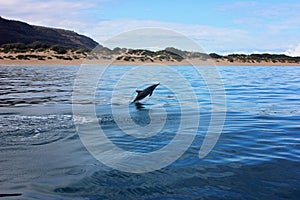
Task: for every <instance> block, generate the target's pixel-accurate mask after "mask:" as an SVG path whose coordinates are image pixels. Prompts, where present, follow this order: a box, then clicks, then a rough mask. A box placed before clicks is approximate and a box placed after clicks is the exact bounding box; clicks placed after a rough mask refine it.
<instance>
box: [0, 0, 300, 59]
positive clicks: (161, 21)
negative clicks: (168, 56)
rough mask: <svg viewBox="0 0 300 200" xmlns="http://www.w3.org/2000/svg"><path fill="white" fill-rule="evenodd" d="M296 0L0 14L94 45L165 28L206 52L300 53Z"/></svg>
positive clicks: (83, 3)
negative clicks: (85, 39)
mask: <svg viewBox="0 0 300 200" xmlns="http://www.w3.org/2000/svg"><path fill="white" fill-rule="evenodd" d="M299 10H300V2H299V1H296V0H284V1H278V0H277V1H276V0H273V1H271V0H262V1H258V0H253V1H235V0H227V1H220V0H219V1H218V0H215V1H198V0H152V1H146V0H122V1H121V0H98V1H92V0H60V1H56V0H44V1H42V0H10V1H1V2H0V13H1V15H2V17H5V18H10V19H17V20H22V21H26V22H28V23H31V24H36V25H44V26H51V27H60V28H65V29H71V30H74V31H76V32H79V33H81V34H85V35H88V36H90V37H92V38H93V39H95V40H96V41H97V42H99V43H104V41H106V40H107V39H109V38H111V37H113V36H115V35H118V34H120V33H123V32H126V31H130V30H134V29H137V28H145V27H155V28H167V29H169V30H173V31H176V32H179V33H181V34H183V35H185V36H186V37H188V38H190V39H192V40H194V41H195V42H196V43H197V44H198V45H199V46H201V47H203V48H204V49H205V50H206V51H207V52H217V53H222V54H226V53H253V52H270V53H286V54H289V55H294V56H296V55H297V56H300V12H299Z"/></svg>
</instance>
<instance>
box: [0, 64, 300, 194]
mask: <svg viewBox="0 0 300 200" xmlns="http://www.w3.org/2000/svg"><path fill="white" fill-rule="evenodd" d="M78 69H79V67H78V66H0V86H1V87H0V199H1V197H3V198H4V199H6V198H7V199H299V197H300V187H299V181H300V123H299V121H300V68H299V67H287V66H281V67H270V66H257V67H246V66H245V67H241V66H237V67H218V68H217V69H218V71H219V72H220V74H221V77H222V82H223V84H224V88H225V94H226V105H227V107H226V109H227V112H226V118H225V124H224V127H223V130H222V133H221V136H220V138H219V139H218V142H217V144H216V145H215V146H214V148H213V150H212V151H211V152H210V153H209V154H208V155H207V156H206V157H205V158H202V159H200V158H199V157H198V153H199V149H200V147H201V144H202V142H203V139H204V136H205V133H206V131H207V130H208V126H209V123H210V120H211V110H212V109H211V106H212V102H211V98H210V94H209V91H208V88H207V87H206V86H205V82H204V80H202V78H201V77H200V76H199V75H198V74H197V73H196V72H195V70H193V68H192V67H186V66H177V67H174V70H175V71H176V72H178V73H180V74H182V76H183V77H184V78H185V79H186V80H188V82H189V83H190V85H191V87H192V88H193V90H194V92H195V95H196V96H197V99H198V104H199V111H200V121H199V124H198V125H199V127H198V129H197V134H196V136H195V138H194V140H193V142H192V144H191V145H190V146H189V148H188V149H187V150H186V151H185V153H184V154H183V155H182V156H180V158H179V159H178V160H176V161H175V162H173V163H171V164H170V165H168V166H166V167H164V168H162V169H159V170H156V171H151V172H148V173H138V174H136V173H129V172H122V171H118V170H116V169H114V168H111V167H108V166H106V165H104V164H103V163H101V162H99V161H98V160H97V159H95V158H94V157H93V156H92V155H91V154H90V153H89V151H88V150H87V149H86V148H85V146H84V145H83V144H82V142H81V140H80V137H79V135H78V133H77V131H76V126H75V125H76V124H75V122H76V123H80V124H82V125H84V126H86V128H87V130H89V131H93V130H95V129H96V126H99V125H100V126H101V127H102V129H103V131H104V132H105V134H106V135H107V137H108V138H109V139H110V140H111V141H112V142H113V143H114V144H115V145H117V146H118V147H120V148H122V149H125V150H127V151H132V152H144V153H147V152H151V151H155V150H159V149H161V148H162V147H164V146H165V145H168V144H169V143H170V141H172V140H173V139H174V137H175V133H176V130H177V129H178V128H179V123H180V120H181V119H180V114H181V111H180V108H181V107H182V106H186V108H187V111H189V112H188V115H187V119H188V122H186V123H187V125H188V126H189V125H191V126H192V124H193V123H192V122H193V119H196V118H197V117H196V115H197V114H199V113H198V112H195V108H194V107H193V105H192V104H190V100H191V99H190V95H191V94H190V93H188V91H187V90H180V87H179V92H180V93H181V94H183V95H184V98H183V100H181V102H179V101H178V99H176V94H175V93H174V92H172V91H171V90H170V89H168V88H167V87H166V86H167V85H166V84H165V85H164V84H161V85H160V87H158V88H157V89H156V90H155V92H154V94H153V95H152V97H151V98H147V99H145V100H144V101H143V102H142V103H143V104H141V105H134V104H129V103H130V100H132V99H133V98H134V95H135V93H134V91H135V90H136V89H142V88H144V87H146V86H147V85H148V81H147V78H149V77H151V76H152V73H153V74H155V69H156V68H155V67H153V68H151V67H150V66H149V69H153V71H152V72H151V70H150V72H149V77H131V78H133V79H132V80H135V82H134V84H135V85H136V87H137V88H134V87H133V86H132V85H130V86H128V85H123V86H121V92H119V93H116V96H114V101H112V100H111V98H112V97H113V94H112V92H113V90H114V89H116V84H117V82H118V80H119V79H121V78H122V77H124V74H126V73H128V72H130V71H132V70H133V69H134V67H130V66H128V67H121V66H113V67H111V68H109V69H108V70H107V71H106V72H105V74H104V75H103V78H102V79H101V80H100V81H99V83H98V87H97V90H96V92H95V97H96V98H95V99H93V98H90V97H89V96H84V95H83V96H82V99H77V101H76V102H72V92H73V84H74V80H75V79H76V78H78V77H77V74H76V73H77V71H78ZM169 76H170V77H169ZM169 76H168V74H166V76H165V77H168V78H169V79H171V80H174V82H173V84H174V85H176V84H177V85H180V83H178V79H176V78H174V79H172V74H169ZM129 77H130V76H129ZM153 80H154V81H157V80H156V79H155V78H154V79H153ZM153 80H151V81H153ZM162 82H163V81H162ZM127 86H128V87H129V89H130V91H132V92H130V93H125V92H124V93H122V91H124V90H125V89H126V87H127ZM87 87H89V84H88V83H87ZM72 103H76V105H79V106H81V107H82V110H84V109H85V107H86V106H89V105H95V112H96V116H97V121H93V120H92V119H90V118H88V117H82V118H79V121H76V120H75V121H74V116H73V112H72ZM180 103H182V104H180ZM112 106H114V108H116V109H117V110H118V114H119V115H118V120H120V121H124V122H127V121H128V120H129V119H132V120H133V121H134V122H135V123H136V124H137V125H139V126H147V124H149V123H155V121H151V119H150V117H149V113H150V112H153V113H154V116H155V117H157V118H158V119H160V118H159V117H161V116H162V115H163V113H162V112H163V110H164V111H166V112H167V118H166V124H165V126H164V127H163V129H162V130H161V132H160V133H159V134H157V135H154V136H152V137H148V138H142V139H140V138H139V139H136V138H134V137H132V136H128V135H126V134H122V131H121V130H120V128H119V127H118V126H117V123H116V118H115V116H114V115H113V113H112V111H111V109H110V108H111V107H112ZM125 108H128V109H129V110H130V116H128V115H127V113H126V109H125ZM162 109H163V110H162ZM77 120H78V119H77ZM189 123H190V124H189ZM125 125H126V123H125ZM130 128H132V126H129V125H127V126H126V127H125V129H127V130H130ZM131 131H132V130H131ZM184 131H185V132H186V134H190V133H189V131H188V130H184ZM143 134H147V133H143ZM177 148H178V149H180V148H183V147H182V146H181V145H178V147H177ZM166 153H170V152H166ZM136 164H137V165H138V164H139V163H136ZM151 164H153V163H151V162H149V165H151ZM9 195H10V196H9Z"/></svg>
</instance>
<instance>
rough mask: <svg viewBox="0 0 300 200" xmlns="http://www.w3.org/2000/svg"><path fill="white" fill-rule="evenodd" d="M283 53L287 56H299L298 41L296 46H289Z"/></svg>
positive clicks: (299, 46)
mask: <svg viewBox="0 0 300 200" xmlns="http://www.w3.org/2000/svg"><path fill="white" fill-rule="evenodd" d="M283 53H284V54H286V55H289V56H300V43H299V44H298V46H296V47H294V48H291V49H289V50H287V51H285V52H283Z"/></svg>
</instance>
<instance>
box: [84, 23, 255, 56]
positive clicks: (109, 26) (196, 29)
mask: <svg viewBox="0 0 300 200" xmlns="http://www.w3.org/2000/svg"><path fill="white" fill-rule="evenodd" d="M141 28H162V29H169V30H172V31H175V32H178V33H180V34H182V35H184V36H186V37H188V38H190V39H192V40H194V41H195V42H197V43H198V45H200V46H201V47H202V48H203V49H206V50H207V51H208V52H211V51H220V50H224V48H228V46H229V45H231V46H232V48H234V47H236V45H237V43H239V45H243V44H244V45H246V44H247V43H248V41H249V39H250V38H249V36H248V35H247V32H246V31H244V30H240V29H234V28H218V27H213V26H204V25H197V24H180V23H169V22H161V21H152V20H135V19H114V20H103V21H100V22H98V23H96V24H95V27H94V28H93V29H91V30H89V31H88V32H90V33H91V36H92V37H93V38H95V39H96V40H97V41H99V42H100V43H103V42H104V41H105V40H107V39H109V38H111V37H113V36H115V35H118V34H121V33H124V32H126V31H131V30H135V29H141ZM170 37H172V36H170ZM226 46H227V47H226ZM230 49H231V48H230ZM230 49H229V50H230Z"/></svg>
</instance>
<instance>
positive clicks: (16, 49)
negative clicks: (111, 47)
mask: <svg viewBox="0 0 300 200" xmlns="http://www.w3.org/2000/svg"><path fill="white" fill-rule="evenodd" d="M48 50H52V51H54V52H55V53H57V54H66V53H67V52H68V51H75V52H76V53H77V54H87V53H88V52H90V50H88V49H84V48H78V47H76V48H72V47H69V46H62V45H58V44H57V45H49V44H47V43H42V42H39V41H36V42H33V43H31V44H27V45H26V44H23V43H10V44H3V45H1V48H0V52H4V53H26V52H43V51H48Z"/></svg>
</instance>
